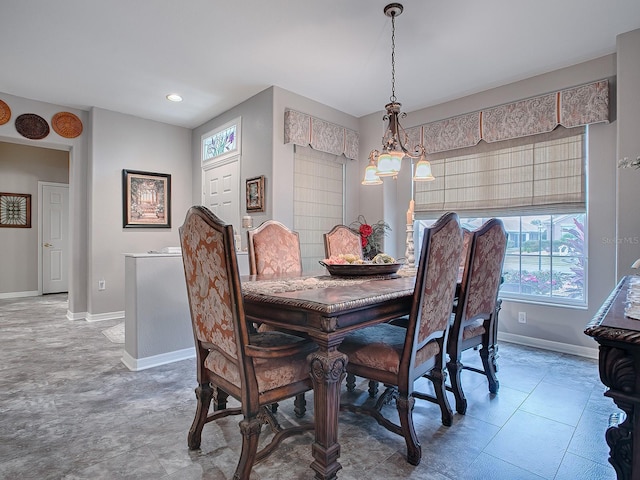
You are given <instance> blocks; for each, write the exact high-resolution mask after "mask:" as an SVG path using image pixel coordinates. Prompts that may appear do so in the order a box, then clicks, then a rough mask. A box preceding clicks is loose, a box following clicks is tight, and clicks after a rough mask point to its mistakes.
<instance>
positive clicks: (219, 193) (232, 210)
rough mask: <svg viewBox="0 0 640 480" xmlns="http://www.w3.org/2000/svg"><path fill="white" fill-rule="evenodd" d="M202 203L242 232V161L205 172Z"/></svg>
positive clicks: (237, 230)
mask: <svg viewBox="0 0 640 480" xmlns="http://www.w3.org/2000/svg"><path fill="white" fill-rule="evenodd" d="M203 179H204V185H203V189H202V197H203V198H202V204H203V205H204V206H205V207H207V208H208V209H209V210H211V211H212V212H213V213H215V214H216V215H217V216H218V217H219V218H220V219H221V220H222V221H224V222H225V223H231V224H233V226H234V228H235V229H236V232H238V233H239V232H240V228H239V227H240V198H241V197H240V162H239V161H237V160H236V161H233V162H229V163H225V164H223V165H219V166H216V167H214V168H211V169H209V170H205V171H204V172H203Z"/></svg>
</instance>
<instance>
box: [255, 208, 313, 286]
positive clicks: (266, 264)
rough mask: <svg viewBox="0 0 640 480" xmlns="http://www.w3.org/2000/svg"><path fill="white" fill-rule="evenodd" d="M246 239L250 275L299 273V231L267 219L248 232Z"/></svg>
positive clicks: (300, 261)
mask: <svg viewBox="0 0 640 480" xmlns="http://www.w3.org/2000/svg"><path fill="white" fill-rule="evenodd" d="M247 237H248V243H249V246H248V250H249V273H250V274H251V275H265V274H277V273H300V272H302V255H301V253H300V237H299V235H298V232H295V231H293V230H290V229H289V228H287V227H286V226H285V225H284V224H282V223H280V222H278V221H277V220H267V221H265V222H263V223H262V224H261V225H259V226H258V227H256V228H254V229H253V230H248V231H247Z"/></svg>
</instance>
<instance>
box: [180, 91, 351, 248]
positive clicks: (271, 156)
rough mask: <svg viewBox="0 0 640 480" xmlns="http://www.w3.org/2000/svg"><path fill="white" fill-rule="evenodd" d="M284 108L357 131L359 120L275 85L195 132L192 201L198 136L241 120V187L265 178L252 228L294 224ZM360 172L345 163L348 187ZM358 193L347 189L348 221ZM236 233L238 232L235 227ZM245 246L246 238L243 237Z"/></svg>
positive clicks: (197, 185) (198, 178)
mask: <svg viewBox="0 0 640 480" xmlns="http://www.w3.org/2000/svg"><path fill="white" fill-rule="evenodd" d="M287 108H290V109H293V110H297V111H300V112H303V113H307V114H309V115H312V116H315V117H317V118H320V119H322V120H326V121H328V122H332V123H335V124H338V125H342V126H344V127H347V128H350V129H352V130H357V128H358V120H357V119H356V118H355V117H353V116H351V115H347V114H346V113H343V112H340V111H338V110H336V109H333V108H331V107H327V106H326V105H322V104H321V103H318V102H316V101H314V100H311V99H309V98H306V97H302V96H300V95H297V94H295V93H292V92H289V91H287V90H284V89H282V88H279V87H270V88H267V89H266V90H263V91H262V92H260V93H258V94H257V95H254V96H253V97H251V98H249V99H248V100H247V101H245V102H242V103H241V104H240V105H237V106H236V107H234V108H232V109H231V110H228V111H227V112H225V113H224V114H222V115H219V116H218V117H216V118H214V119H212V120H210V121H208V122H207V123H205V124H203V125H201V126H200V127H198V128H196V129H195V130H194V131H193V138H192V151H193V158H192V166H193V192H194V196H193V199H192V200H193V202H194V204H201V202H202V199H201V196H200V194H199V192H200V191H201V188H202V187H201V185H202V169H201V165H200V161H201V160H200V141H201V137H202V135H204V134H205V133H207V132H209V131H211V130H214V129H215V128H217V127H219V126H221V125H224V124H225V123H227V122H229V121H231V120H233V119H235V118H237V117H242V156H241V160H240V162H241V163H240V172H241V182H242V185H241V188H244V181H245V179H247V178H251V177H256V176H259V175H264V176H265V184H266V187H265V190H266V196H265V203H266V208H265V211H264V212H256V213H252V214H251V216H252V217H253V225H254V226H258V225H260V224H261V223H262V222H264V221H265V220H269V219H275V220H278V221H280V222H282V223H284V224H285V225H289V226H292V225H293V201H292V200H293V155H294V147H293V145H292V144H285V143H284V112H285V110H286V109H287ZM360 175H361V172H360V170H359V165H358V162H357V161H355V160H354V161H348V162H347V169H346V177H347V184H348V185H352V184H354V183H356V182H358V183H359V181H360V177H359V176H360ZM358 201H359V198H358V190H357V189H354V188H348V189H347V197H346V205H347V206H346V212H347V213H346V217H347V218H346V220H345V221H347V222H350V221H352V220H355V218H356V217H357V212H358ZM244 212H246V199H245V198H244V196H242V198H241V215H245V214H246V213H244ZM238 231H242V230H241V229H239V228H238ZM242 242H243V246H246V244H245V243H246V238H245V236H242Z"/></svg>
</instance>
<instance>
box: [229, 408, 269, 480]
mask: <svg viewBox="0 0 640 480" xmlns="http://www.w3.org/2000/svg"><path fill="white" fill-rule="evenodd" d="M262 423H263V422H262V421H261V420H259V419H258V418H257V417H253V418H245V419H243V420H241V421H240V432H241V433H242V451H241V452H240V460H239V461H238V466H237V467H236V472H235V473H234V475H233V480H249V475H250V474H251V468H252V467H253V464H254V462H255V461H256V453H257V451H258V440H259V439H260V431H261V430H262Z"/></svg>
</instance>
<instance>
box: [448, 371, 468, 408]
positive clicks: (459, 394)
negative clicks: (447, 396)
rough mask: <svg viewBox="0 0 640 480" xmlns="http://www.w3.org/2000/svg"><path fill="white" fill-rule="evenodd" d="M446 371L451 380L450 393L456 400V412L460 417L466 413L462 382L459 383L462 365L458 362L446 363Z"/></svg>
mask: <svg viewBox="0 0 640 480" xmlns="http://www.w3.org/2000/svg"><path fill="white" fill-rule="evenodd" d="M447 370H448V371H449V377H450V379H451V391H452V392H453V396H454V397H455V398H456V412H458V413H459V414H460V415H464V414H465V413H467V399H466V398H465V396H464V391H463V390H462V382H461V381H460V372H462V363H461V362H460V360H458V361H451V362H447Z"/></svg>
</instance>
